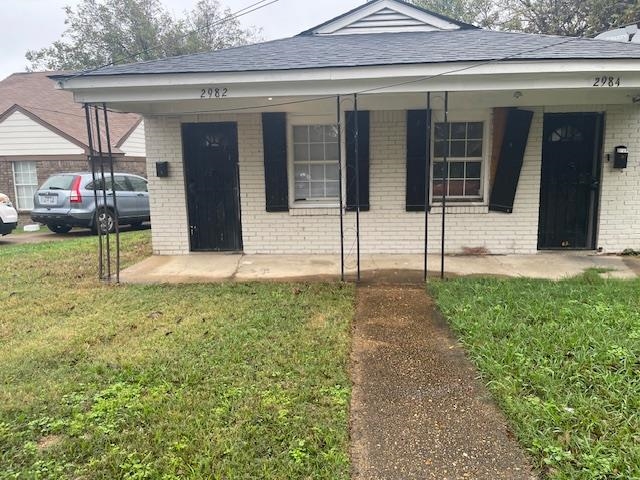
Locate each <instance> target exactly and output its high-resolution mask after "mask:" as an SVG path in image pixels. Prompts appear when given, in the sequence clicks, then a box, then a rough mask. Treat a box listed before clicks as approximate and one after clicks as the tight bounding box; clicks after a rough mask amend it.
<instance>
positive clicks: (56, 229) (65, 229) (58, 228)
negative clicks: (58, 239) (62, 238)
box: [47, 225, 71, 233]
mask: <svg viewBox="0 0 640 480" xmlns="http://www.w3.org/2000/svg"><path fill="white" fill-rule="evenodd" d="M47 228H48V229H49V230H51V231H52V232H53V233H69V232H70V231H71V227H69V226H68V225H47Z"/></svg>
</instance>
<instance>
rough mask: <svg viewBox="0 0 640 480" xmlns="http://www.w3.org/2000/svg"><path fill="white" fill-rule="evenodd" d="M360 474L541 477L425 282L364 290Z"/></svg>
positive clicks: (354, 451) (357, 393)
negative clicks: (514, 437) (517, 441)
mask: <svg viewBox="0 0 640 480" xmlns="http://www.w3.org/2000/svg"><path fill="white" fill-rule="evenodd" d="M357 297H358V306H357V312H356V319H355V325H354V332H353V347H352V357H351V377H352V381H353V393H352V400H351V414H350V416H351V459H352V465H353V472H352V478H353V479H354V480H373V479H385V480H395V479H397V480H401V479H402V480H408V479H438V480H448V479H477V480H483V479H487V480H499V479H509V480H525V479H532V478H535V475H534V474H533V473H532V470H531V468H530V466H529V464H528V460H527V457H526V456H525V454H524V453H523V452H522V451H521V449H520V447H519V446H518V444H517V443H516V441H515V440H514V439H513V436H511V435H510V434H509V431H508V428H507V425H506V422H505V419H504V417H503V415H502V413H501V412H500V410H499V409H498V408H497V406H496V405H495V403H494V402H493V401H492V400H491V398H490V396H489V393H488V391H487V390H486V388H485V387H484V386H483V385H482V384H481V383H480V382H479V381H478V380H477V377H478V372H477V371H476V369H475V368H474V367H473V366H472V364H471V363H470V362H469V360H468V359H467V358H466V357H465V354H464V351H463V350H462V348H461V347H460V346H459V345H458V344H457V343H456V341H455V339H454V338H453V337H452V336H451V334H450V332H449V329H448V327H447V326H446V325H445V324H444V322H443V321H442V320H441V319H440V317H439V316H438V314H437V313H436V312H435V310H434V307H433V304H432V302H431V299H430V298H429V297H428V296H427V294H426V292H425V289H424V287H422V286H407V285H405V286H397V285H396V286H383V285H370V286H364V287H359V288H358V295H357Z"/></svg>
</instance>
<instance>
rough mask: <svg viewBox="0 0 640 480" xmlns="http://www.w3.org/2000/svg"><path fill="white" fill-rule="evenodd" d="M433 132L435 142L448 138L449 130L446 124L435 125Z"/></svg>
mask: <svg viewBox="0 0 640 480" xmlns="http://www.w3.org/2000/svg"><path fill="white" fill-rule="evenodd" d="M434 130H435V132H434V137H435V139H436V140H446V139H447V138H449V130H448V128H447V124H446V123H436V125H435V128H434Z"/></svg>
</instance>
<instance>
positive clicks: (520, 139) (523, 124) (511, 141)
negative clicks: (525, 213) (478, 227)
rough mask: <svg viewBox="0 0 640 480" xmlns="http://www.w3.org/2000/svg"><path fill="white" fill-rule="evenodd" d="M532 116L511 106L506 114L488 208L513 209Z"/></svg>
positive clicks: (508, 211) (498, 209)
mask: <svg viewBox="0 0 640 480" xmlns="http://www.w3.org/2000/svg"><path fill="white" fill-rule="evenodd" d="M532 118H533V112H531V111H529V110H517V109H513V110H510V111H509V113H508V114H507V122H506V128H505V132H504V139H503V141H502V148H501V149H500V158H499V159H498V166H497V169H496V176H495V180H494V184H493V190H492V191H491V201H490V202H489V210H491V211H494V212H504V213H511V212H513V202H514V200H515V198H516V190H517V188H518V180H519V179H520V171H521V170H522V162H523V161H524V152H525V149H526V147H527V141H528V139H529V130H530V128H531V119H532Z"/></svg>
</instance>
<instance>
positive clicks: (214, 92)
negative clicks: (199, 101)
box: [200, 87, 229, 98]
mask: <svg viewBox="0 0 640 480" xmlns="http://www.w3.org/2000/svg"><path fill="white" fill-rule="evenodd" d="M227 93H229V89H228V88H224V87H220V88H218V87H216V88H213V87H212V88H203V89H202V90H200V98H225V97H226V96H227Z"/></svg>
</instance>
